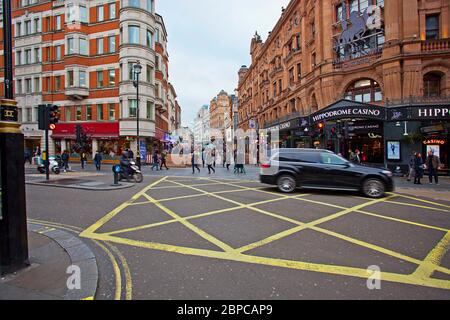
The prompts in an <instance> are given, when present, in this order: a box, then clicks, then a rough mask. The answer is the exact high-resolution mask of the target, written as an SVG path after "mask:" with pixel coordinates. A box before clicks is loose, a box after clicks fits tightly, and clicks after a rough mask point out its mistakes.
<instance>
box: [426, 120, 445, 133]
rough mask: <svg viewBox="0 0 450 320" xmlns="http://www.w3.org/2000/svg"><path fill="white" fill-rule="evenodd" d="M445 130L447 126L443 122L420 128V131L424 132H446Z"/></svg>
mask: <svg viewBox="0 0 450 320" xmlns="http://www.w3.org/2000/svg"><path fill="white" fill-rule="evenodd" d="M444 131H445V128H444V125H443V124H442V123H439V124H435V125H432V126H427V127H421V128H420V132H422V133H424V134H430V133H439V132H444Z"/></svg>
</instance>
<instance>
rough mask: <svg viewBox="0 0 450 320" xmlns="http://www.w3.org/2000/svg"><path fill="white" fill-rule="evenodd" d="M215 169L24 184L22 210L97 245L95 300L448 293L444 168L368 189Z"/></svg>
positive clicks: (448, 203) (449, 231) (449, 205)
mask: <svg viewBox="0 0 450 320" xmlns="http://www.w3.org/2000/svg"><path fill="white" fill-rule="evenodd" d="M75 169H76V168H75ZM216 170H217V172H216V174H211V175H209V174H208V173H207V170H202V172H201V173H200V174H195V175H193V174H192V171H191V170H190V169H189V168H186V169H170V170H169V171H166V170H164V171H158V172H156V171H154V172H151V171H150V168H144V174H145V179H144V182H143V183H142V184H136V185H134V186H131V187H130V188H127V189H122V190H111V191H108V192H100V193H92V192H90V191H89V190H79V189H63V188H54V187H51V186H50V187H49V186H40V185H28V186H27V208H28V216H29V221H30V222H33V223H39V224H41V225H43V226H47V227H49V228H55V229H56V230H66V231H68V232H69V233H72V234H74V235H76V236H77V237H80V238H81V239H82V240H83V242H84V243H85V244H86V245H87V246H89V247H90V248H91V249H92V252H93V253H94V255H95V257H96V261H97V265H98V270H99V272H98V275H99V278H98V287H97V291H96V294H95V297H94V298H95V299H100V300H112V299H115V300H121V299H123V300H130V299H167V300H169V299H170V300H172V299H178V300H191V299H263V300H271V299H439V300H440V299H442V300H448V299H450V252H448V249H449V247H450V219H449V214H450V200H446V199H448V196H449V193H450V192H449V191H448V190H450V188H447V189H445V188H446V187H447V186H448V185H449V184H450V183H449V182H450V181H449V180H448V178H444V179H441V185H440V186H437V187H436V186H429V185H423V186H420V187H421V188H420V189H419V188H411V187H414V185H413V184H409V183H407V182H406V181H404V180H403V179H397V180H398V181H397V185H398V188H397V190H396V191H395V192H394V193H390V194H388V197H386V198H383V199H377V200H372V199H367V198H363V197H360V196H359V194H355V193H346V192H310V191H308V192H304V191H302V190H299V191H297V192H296V193H294V194H292V195H285V194H280V193H279V192H277V190H276V188H273V187H269V186H267V185H262V184H260V183H259V182H258V176H257V172H258V169H257V168H255V167H251V166H247V174H246V175H242V174H239V175H237V174H236V175H235V174H233V173H232V172H231V173H229V172H227V171H226V169H223V168H221V167H218V168H217V169H216ZM90 173H93V174H97V173H95V172H94V171H93V170H92V171H91V170H90V169H89V168H88V169H87V170H86V171H85V172H82V173H81V174H82V175H83V177H81V178H82V179H91V177H90V176H89V174H90ZM109 173H110V168H106V167H105V169H104V173H100V175H96V176H95V179H108V178H110V176H109ZM438 188H439V189H438ZM49 190H51V195H52V198H51V199H50V198H48V197H47V196H46V195H47V194H50V193H49ZM52 199H64V201H52ZM368 278H369V279H368ZM378 279H380V282H379V284H380V287H379V288H378V287H377V288H375V289H373V287H371V286H370V285H369V286H368V280H371V281H375V283H378V282H377V281H378ZM370 288H372V289H370Z"/></svg>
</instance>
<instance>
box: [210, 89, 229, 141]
mask: <svg viewBox="0 0 450 320" xmlns="http://www.w3.org/2000/svg"><path fill="white" fill-rule="evenodd" d="M230 111H231V97H230V96H229V95H228V93H226V92H225V91H224V90H222V91H220V92H219V94H218V95H217V96H216V97H214V99H212V100H211V102H210V104H209V117H210V127H211V129H217V130H220V131H221V132H222V138H225V129H226V123H227V121H228V119H230Z"/></svg>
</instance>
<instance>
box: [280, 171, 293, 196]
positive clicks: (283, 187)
mask: <svg viewBox="0 0 450 320" xmlns="http://www.w3.org/2000/svg"><path fill="white" fill-rule="evenodd" d="M277 185H278V189H279V190H280V191H281V192H283V193H291V192H294V190H295V188H297V182H296V181H295V178H294V177H293V176H290V175H283V176H281V177H279V178H278V181H277Z"/></svg>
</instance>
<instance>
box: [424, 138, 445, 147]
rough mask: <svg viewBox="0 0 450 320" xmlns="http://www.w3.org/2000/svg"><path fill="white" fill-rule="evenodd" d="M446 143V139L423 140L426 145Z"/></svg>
mask: <svg viewBox="0 0 450 320" xmlns="http://www.w3.org/2000/svg"><path fill="white" fill-rule="evenodd" d="M445 143H446V141H445V140H444V139H427V140H424V141H423V144H424V145H441V146H443V145H444V144H445Z"/></svg>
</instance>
